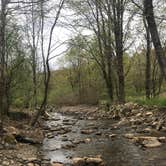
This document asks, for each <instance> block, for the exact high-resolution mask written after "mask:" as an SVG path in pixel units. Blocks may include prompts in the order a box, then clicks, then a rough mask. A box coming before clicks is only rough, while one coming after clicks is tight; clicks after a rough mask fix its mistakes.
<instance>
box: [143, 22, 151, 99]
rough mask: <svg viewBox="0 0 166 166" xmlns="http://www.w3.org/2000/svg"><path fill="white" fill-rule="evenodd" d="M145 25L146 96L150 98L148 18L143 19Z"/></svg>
mask: <svg viewBox="0 0 166 166" xmlns="http://www.w3.org/2000/svg"><path fill="white" fill-rule="evenodd" d="M143 22H144V26H145V29H146V74H145V75H146V77H145V80H146V81H145V90H146V98H147V99H150V94H151V58H150V53H151V46H150V43H151V42H150V32H149V29H148V26H147V23H146V20H145V19H144V20H143Z"/></svg>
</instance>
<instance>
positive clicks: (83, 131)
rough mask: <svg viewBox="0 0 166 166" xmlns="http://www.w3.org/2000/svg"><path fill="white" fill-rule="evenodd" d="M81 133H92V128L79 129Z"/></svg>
mask: <svg viewBox="0 0 166 166" xmlns="http://www.w3.org/2000/svg"><path fill="white" fill-rule="evenodd" d="M81 133H82V134H92V133H94V130H91V129H88V130H81Z"/></svg>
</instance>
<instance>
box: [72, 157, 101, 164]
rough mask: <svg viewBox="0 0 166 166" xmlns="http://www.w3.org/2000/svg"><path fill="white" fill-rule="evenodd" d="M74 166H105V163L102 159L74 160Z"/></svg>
mask: <svg viewBox="0 0 166 166" xmlns="http://www.w3.org/2000/svg"><path fill="white" fill-rule="evenodd" d="M73 166H104V162H103V160H102V159H101V158H100V157H94V158H92V157H90V158H88V157H84V158H74V159H73Z"/></svg>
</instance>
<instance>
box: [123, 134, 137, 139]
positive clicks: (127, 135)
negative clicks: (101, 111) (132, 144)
mask: <svg viewBox="0 0 166 166" xmlns="http://www.w3.org/2000/svg"><path fill="white" fill-rule="evenodd" d="M124 137H125V138H128V139H133V138H134V137H135V136H134V134H132V133H128V134H125V135H124Z"/></svg>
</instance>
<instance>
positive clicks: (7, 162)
mask: <svg viewBox="0 0 166 166" xmlns="http://www.w3.org/2000/svg"><path fill="white" fill-rule="evenodd" d="M2 165H4V166H10V162H9V161H3V162H2Z"/></svg>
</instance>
